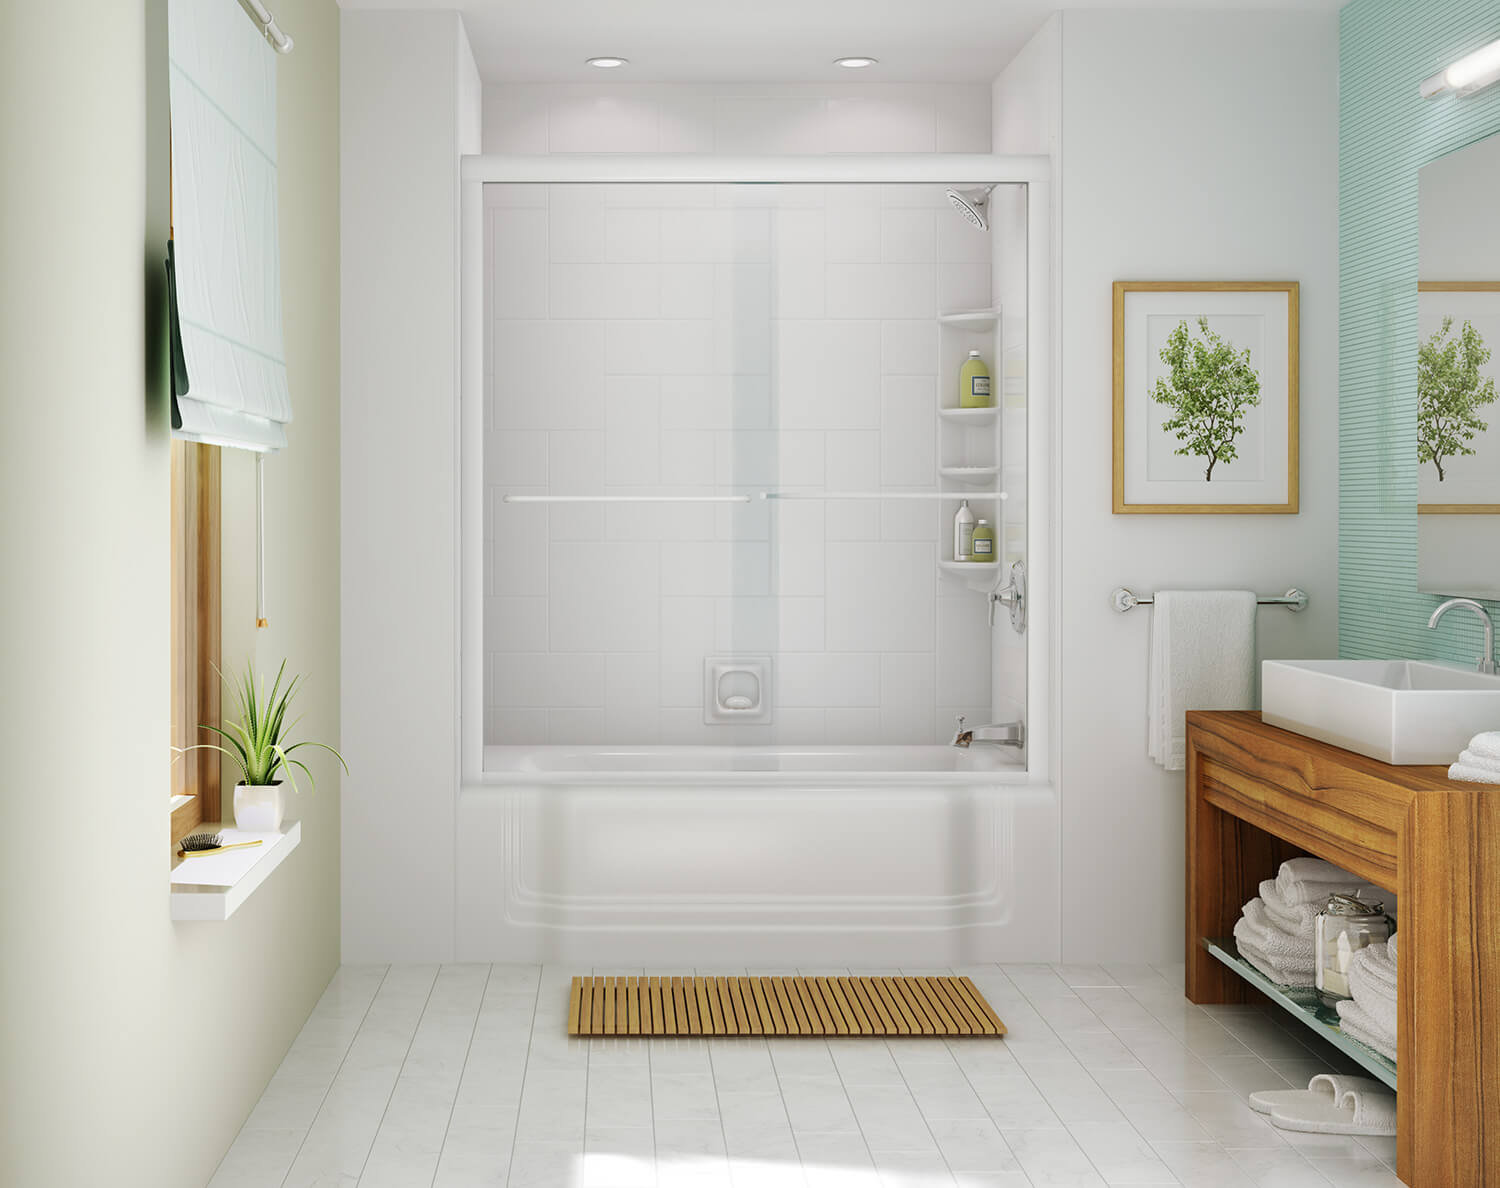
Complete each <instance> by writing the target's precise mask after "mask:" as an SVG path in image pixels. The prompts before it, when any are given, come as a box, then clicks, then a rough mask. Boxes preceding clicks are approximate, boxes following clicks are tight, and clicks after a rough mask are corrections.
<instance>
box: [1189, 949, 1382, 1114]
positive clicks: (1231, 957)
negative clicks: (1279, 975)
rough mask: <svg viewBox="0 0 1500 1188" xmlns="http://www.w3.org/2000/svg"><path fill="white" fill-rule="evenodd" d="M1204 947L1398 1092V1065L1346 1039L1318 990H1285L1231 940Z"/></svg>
mask: <svg viewBox="0 0 1500 1188" xmlns="http://www.w3.org/2000/svg"><path fill="white" fill-rule="evenodd" d="M1203 947H1204V948H1205V949H1207V950H1208V952H1209V954H1210V955H1211V956H1213V957H1214V958H1215V959H1216V960H1218V961H1222V962H1223V963H1224V964H1225V965H1227V966H1228V967H1229V968H1230V969H1232V970H1233V971H1234V972H1235V973H1237V974H1239V976H1240V977H1242V978H1244V979H1245V981H1247V982H1249V983H1250V984H1251V985H1252V986H1254V987H1255V988H1256V989H1257V990H1259V991H1260V992H1261V993H1262V994H1264V995H1265V996H1266V997H1267V998H1269V999H1270V1000H1271V1001H1272V1002H1274V1003H1275V1004H1276V1005H1277V1006H1279V1007H1280V1008H1281V1009H1282V1010H1284V1011H1286V1012H1287V1013H1288V1014H1290V1015H1291V1016H1292V1018H1294V1019H1296V1020H1297V1021H1298V1022H1299V1023H1301V1024H1303V1025H1304V1026H1306V1027H1308V1028H1310V1029H1311V1030H1313V1031H1315V1032H1316V1033H1317V1034H1318V1035H1319V1036H1321V1037H1322V1038H1323V1039H1325V1040H1327V1041H1328V1042H1329V1043H1330V1044H1332V1045H1333V1046H1334V1047H1335V1048H1337V1049H1338V1050H1339V1051H1340V1052H1342V1053H1343V1054H1344V1055H1345V1056H1347V1057H1349V1059H1351V1060H1353V1061H1354V1062H1355V1063H1356V1064H1358V1065H1359V1066H1360V1067H1361V1068H1363V1069H1365V1070H1366V1071H1367V1072H1369V1074H1370V1075H1371V1076H1373V1077H1375V1078H1376V1079H1377V1080H1380V1081H1383V1082H1384V1083H1385V1084H1387V1085H1389V1086H1390V1087H1391V1089H1392V1090H1394V1089H1395V1088H1396V1062H1395V1061H1394V1060H1387V1059H1386V1058H1385V1057H1384V1056H1382V1055H1381V1054H1380V1053H1379V1052H1377V1051H1375V1050H1374V1049H1373V1048H1367V1047H1365V1045H1364V1044H1362V1043H1360V1042H1359V1041H1358V1040H1357V1039H1354V1038H1352V1037H1351V1036H1348V1035H1345V1034H1344V1032H1343V1030H1342V1029H1341V1028H1340V1027H1339V1016H1338V1012H1337V1011H1335V1010H1334V1009H1333V1008H1332V1007H1328V1006H1325V1005H1324V1003H1323V1000H1322V999H1320V998H1319V997H1318V992H1317V991H1316V990H1313V989H1311V988H1307V987H1301V986H1282V985H1279V984H1278V983H1276V982H1273V981H1271V979H1270V978H1268V977H1266V976H1265V974H1263V973H1261V972H1260V970H1258V969H1256V968H1255V967H1254V966H1253V965H1251V964H1250V963H1249V962H1248V961H1246V960H1245V959H1244V958H1243V957H1241V956H1240V951H1239V948H1238V947H1237V946H1236V945H1235V943H1234V941H1233V939H1231V938H1228V937H1226V938H1224V939H1222V940H1209V939H1207V938H1205V939H1204V941H1203Z"/></svg>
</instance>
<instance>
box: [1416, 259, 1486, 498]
mask: <svg viewBox="0 0 1500 1188" xmlns="http://www.w3.org/2000/svg"><path fill="white" fill-rule="evenodd" d="M1423 293H1500V281H1418V282H1417V303H1418V315H1417V316H1418V325H1419V327H1420V325H1421V319H1422V309H1421V306H1422V300H1421V295H1422V294H1423ZM1419 475H1420V471H1419ZM1419 485H1420V478H1419ZM1417 515H1419V516H1500V503H1424V502H1422V500H1421V498H1420V496H1419V497H1418V501H1417Z"/></svg>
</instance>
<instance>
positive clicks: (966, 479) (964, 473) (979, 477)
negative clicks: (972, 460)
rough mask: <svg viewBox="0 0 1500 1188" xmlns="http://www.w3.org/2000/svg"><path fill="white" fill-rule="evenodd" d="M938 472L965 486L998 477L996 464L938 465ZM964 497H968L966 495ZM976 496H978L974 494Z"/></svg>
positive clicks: (977, 484)
mask: <svg viewBox="0 0 1500 1188" xmlns="http://www.w3.org/2000/svg"><path fill="white" fill-rule="evenodd" d="M938 473H939V474H940V475H942V476H943V477H944V478H946V479H952V480H953V481H954V482H958V483H963V484H965V485H966V486H971V487H976V486H979V485H981V484H984V483H991V482H994V481H995V479H997V478H999V477H1000V468H999V467H998V466H940V467H938ZM964 498H966V499H967V498H968V496H967V495H965V496H964ZM976 498H978V496H976Z"/></svg>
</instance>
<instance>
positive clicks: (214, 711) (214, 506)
mask: <svg viewBox="0 0 1500 1188" xmlns="http://www.w3.org/2000/svg"><path fill="white" fill-rule="evenodd" d="M219 483H220V480H219V447H218V446H208V445H200V444H198V443H196V442H186V441H173V442H172V746H173V747H186V746H191V745H192V744H194V743H201V742H214V741H217V737H216V736H215V735H213V734H211V733H210V732H209V731H207V730H203V729H201V728H200V727H201V726H202V725H203V724H207V725H211V726H217V725H218V724H219V694H220V691H221V684H220V680H219V674H218V667H219V581H220V568H219ZM173 756H174V758H173V762H172V784H171V794H172V796H173V798H174V799H173V808H172V833H171V844H172V845H175V844H176V843H177V841H178V839H179V838H181V837H183V836H184V835H185V834H187V833H189V832H191V831H192V830H193V829H194V828H196V827H197V826H198V825H200V824H201V823H203V822H205V821H210V822H211V821H218V820H219V818H220V808H219V772H220V764H219V759H220V756H219V752H218V751H210V750H200V751H188V752H186V753H185V754H178V753H177V752H176V751H174V752H173ZM184 797H190V798H191V799H186V800H184V799H181V798H184Z"/></svg>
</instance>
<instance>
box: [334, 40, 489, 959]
mask: <svg viewBox="0 0 1500 1188" xmlns="http://www.w3.org/2000/svg"><path fill="white" fill-rule="evenodd" d="M341 28H342V55H343V57H342V85H341V92H340V105H341V111H342V123H341V138H342V139H341V153H342V173H341V186H342V191H341V193H342V201H341V206H340V214H341V228H340V230H341V239H342V249H343V255H342V284H343V294H344V300H343V309H342V348H343V398H344V407H345V408H346V409H347V410H348V414H347V415H346V416H345V417H344V420H343V425H342V460H343V471H342V486H341V500H342V504H341V506H342V573H341V578H342V581H341V592H342V610H343V653H342V655H343V667H342V690H343V722H344V756H345V758H346V759H347V760H348V761H349V766H350V769H351V771H352V773H353V774H352V775H351V777H350V779H349V780H348V783H347V789H348V799H347V805H348V811H346V812H345V813H344V817H343V825H344V828H343V855H344V864H343V903H344V917H343V919H344V925H343V945H344V957H345V960H347V961H351V962H361V961H374V960H379V961H435V960H442V959H445V958H447V957H451V955H452V952H453V864H452V854H453V801H454V796H455V794H456V791H457V787H458V759H457V754H458V751H457V748H458V741H457V739H458V724H459V721H458V713H459V707H458V696H457V681H458V667H457V666H458V607H457V599H458V588H457V566H458V550H457V519H458V516H457V497H458V486H457V477H458V461H457V450H458V255H457V243H458V158H459V156H460V154H462V153H466V152H477V151H478V149H479V143H478V131H479V115H478V111H477V104H478V97H479V86H478V81H477V74H476V72H475V69H474V63H473V57H472V55H471V54H470V52H469V48H468V43H467V40H466V38H465V36H464V31H463V25H462V22H461V21H460V20H459V18H458V16H457V14H455V13H452V12H435V13H414V12H371V11H349V12H346V13H344V14H343V21H342V26H341Z"/></svg>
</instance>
